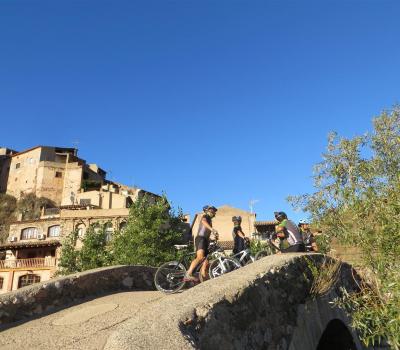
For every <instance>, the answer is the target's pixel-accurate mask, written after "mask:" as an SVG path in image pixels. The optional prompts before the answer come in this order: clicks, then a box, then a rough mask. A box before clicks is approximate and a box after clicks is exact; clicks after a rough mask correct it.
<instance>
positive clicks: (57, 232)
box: [48, 225, 60, 237]
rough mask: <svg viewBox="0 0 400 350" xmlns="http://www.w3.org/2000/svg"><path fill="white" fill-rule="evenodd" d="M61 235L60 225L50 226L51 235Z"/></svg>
mask: <svg viewBox="0 0 400 350" xmlns="http://www.w3.org/2000/svg"><path fill="white" fill-rule="evenodd" d="M59 235H60V225H54V226H50V227H49V234H48V236H49V237H58V236H59Z"/></svg>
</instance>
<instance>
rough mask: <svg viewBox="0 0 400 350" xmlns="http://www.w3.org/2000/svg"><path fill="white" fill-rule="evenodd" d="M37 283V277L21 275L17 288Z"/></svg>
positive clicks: (38, 279)
mask: <svg viewBox="0 0 400 350" xmlns="http://www.w3.org/2000/svg"><path fill="white" fill-rule="evenodd" d="M38 282H40V276H38V275H32V274H31V275H23V276H21V277H20V278H19V280H18V288H22V287H25V286H29V285H31V284H34V283H38Z"/></svg>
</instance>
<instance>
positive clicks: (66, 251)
mask: <svg viewBox="0 0 400 350" xmlns="http://www.w3.org/2000/svg"><path fill="white" fill-rule="evenodd" d="M77 240H78V231H73V232H71V233H70V234H69V235H67V236H65V237H64V239H63V240H62V248H61V256H60V260H59V262H58V271H57V273H58V274H59V275H69V274H71V273H75V272H79V271H81V270H82V269H81V265H80V259H79V251H78V250H77V249H76V243H77Z"/></svg>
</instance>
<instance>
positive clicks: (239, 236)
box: [232, 216, 248, 254]
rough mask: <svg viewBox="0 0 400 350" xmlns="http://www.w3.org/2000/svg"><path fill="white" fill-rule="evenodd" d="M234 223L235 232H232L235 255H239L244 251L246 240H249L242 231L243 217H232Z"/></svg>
mask: <svg viewBox="0 0 400 350" xmlns="http://www.w3.org/2000/svg"><path fill="white" fill-rule="evenodd" d="M232 222H233V225H234V226H233V231H232V236H233V242H234V246H233V254H237V253H239V252H241V251H242V250H244V249H245V248H246V247H245V240H248V238H247V237H246V235H245V234H244V233H243V230H242V226H240V225H241V223H242V217H241V216H234V217H232Z"/></svg>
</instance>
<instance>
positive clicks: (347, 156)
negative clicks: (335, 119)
mask: <svg viewBox="0 0 400 350" xmlns="http://www.w3.org/2000/svg"><path fill="white" fill-rule="evenodd" d="M314 187H315V192H314V193H312V194H306V195H302V196H297V197H290V198H289V201H291V202H292V203H293V204H294V205H295V206H298V207H301V208H302V209H303V210H304V211H307V212H309V213H310V214H311V215H312V218H313V221H314V223H315V224H317V225H318V226H319V227H321V228H322V229H323V231H324V234H325V235H326V236H327V237H328V238H334V237H335V238H337V239H338V240H339V241H340V242H343V243H347V244H351V245H354V246H357V247H359V248H360V249H361V250H362V253H363V262H362V263H363V267H364V268H365V271H367V272H368V275H367V276H368V279H367V281H368V283H366V284H365V285H364V286H363V288H362V291H361V292H360V293H359V294H353V295H346V294H345V295H344V297H343V299H342V300H341V302H340V304H341V305H342V306H344V307H346V308H347V309H348V310H349V311H351V313H352V319H353V326H354V327H355V328H357V329H358V330H359V332H360V335H361V337H362V340H363V341H364V342H365V343H366V344H371V343H372V344H374V343H376V342H379V341H380V340H381V339H385V340H386V341H387V342H388V343H389V344H390V345H391V346H392V347H393V348H394V349H399V348H400V264H399V261H400V259H399V256H400V107H399V106H395V107H394V108H393V110H391V111H384V112H383V113H382V114H381V115H380V116H378V117H377V118H375V119H374V121H373V130H372V132H370V133H366V134H364V135H360V136H356V137H353V138H343V137H338V135H337V134H335V133H332V134H330V135H329V139H328V147H327V151H326V153H325V154H324V155H323V161H322V162H321V163H319V164H317V165H316V166H315V169H314Z"/></svg>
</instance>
